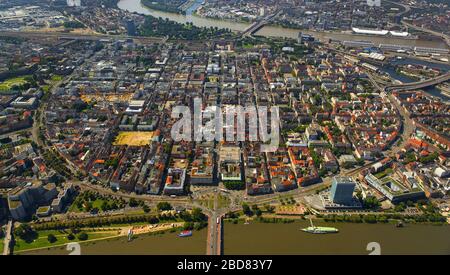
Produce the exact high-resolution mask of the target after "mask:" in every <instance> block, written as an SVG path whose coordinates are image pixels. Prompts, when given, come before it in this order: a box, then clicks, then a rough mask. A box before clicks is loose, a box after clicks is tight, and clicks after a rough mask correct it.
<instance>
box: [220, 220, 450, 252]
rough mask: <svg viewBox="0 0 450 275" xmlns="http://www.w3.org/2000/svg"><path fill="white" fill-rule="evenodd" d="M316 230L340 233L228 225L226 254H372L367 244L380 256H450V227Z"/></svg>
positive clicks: (359, 226)
mask: <svg viewBox="0 0 450 275" xmlns="http://www.w3.org/2000/svg"><path fill="white" fill-rule="evenodd" d="M315 225H316V226H330V227H336V228H338V229H339V233H337V234H309V233H305V232H302V231H301V229H302V228H305V227H308V226H309V222H308V221H295V222H291V223H280V224H274V223H260V222H254V221H251V222H250V223H249V224H243V223H238V224H233V223H228V222H227V223H225V225H224V252H225V253H224V254H225V255H241V254H244V255H245V254H258V255H274V254H292V255H301V254H320V255H323V254H329V255H335V254H343V255H344V254H362V255H364V254H366V255H367V254H369V253H370V251H367V250H366V248H367V244H369V243H371V242H377V243H379V244H380V246H381V254H442V255H448V254H449V253H450V239H449V238H448V236H449V233H450V226H448V225H441V226H437V225H429V224H427V225H425V224H424V225H422V224H408V225H405V226H404V227H403V228H397V227H395V225H393V224H350V223H326V222H317V224H316V223H315Z"/></svg>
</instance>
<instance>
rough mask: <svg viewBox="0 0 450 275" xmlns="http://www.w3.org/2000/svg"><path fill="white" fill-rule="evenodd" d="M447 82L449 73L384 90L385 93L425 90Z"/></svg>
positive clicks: (449, 76)
mask: <svg viewBox="0 0 450 275" xmlns="http://www.w3.org/2000/svg"><path fill="white" fill-rule="evenodd" d="M449 80H450V72H447V73H446V74H443V75H440V76H438V77H435V78H431V79H427V80H423V81H418V82H412V83H404V84H398V85H390V86H387V87H386V88H385V89H384V90H385V91H386V92H391V91H406V90H417V89H423V88H427V87H430V86H435V85H437V84H440V83H442V82H446V81H449Z"/></svg>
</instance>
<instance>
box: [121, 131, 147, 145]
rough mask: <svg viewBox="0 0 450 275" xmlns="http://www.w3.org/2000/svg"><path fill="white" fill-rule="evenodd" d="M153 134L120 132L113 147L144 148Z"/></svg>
mask: <svg viewBox="0 0 450 275" xmlns="http://www.w3.org/2000/svg"><path fill="white" fill-rule="evenodd" d="M153 136H154V132H120V133H119V134H118V135H117V137H116V140H115V141H114V143H113V145H116V146H121V145H128V146H145V145H149V144H150V141H151V139H152V138H153Z"/></svg>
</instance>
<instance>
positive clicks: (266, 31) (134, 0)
mask: <svg viewBox="0 0 450 275" xmlns="http://www.w3.org/2000/svg"><path fill="white" fill-rule="evenodd" d="M140 1H141V0H120V1H119V3H118V5H117V6H118V7H119V8H120V9H122V10H127V11H129V12H136V13H139V14H144V15H151V16H153V17H156V18H159V17H161V18H163V19H166V18H167V19H169V20H171V21H175V22H177V23H181V24H186V23H192V24H193V25H195V26H197V27H206V28H210V27H213V28H216V27H217V28H220V29H230V30H232V31H243V30H245V29H246V28H248V26H250V23H239V22H234V21H225V20H222V19H210V18H204V17H200V16H196V15H195V13H190V14H186V15H181V14H177V13H169V12H162V11H157V10H153V9H148V8H146V7H144V6H143V5H142V4H141V3H140ZM299 32H300V30H298V29H290V28H283V27H277V26H274V25H268V26H264V27H263V28H262V29H261V30H259V31H258V32H257V33H256V35H259V36H266V37H277V38H290V39H297V38H298V34H299ZM302 32H303V33H306V34H311V35H313V36H315V37H316V38H317V39H319V40H321V41H325V40H327V39H335V40H341V41H344V40H365V41H371V42H373V43H374V44H381V43H384V44H399V45H407V46H414V47H415V46H417V47H430V48H446V47H447V44H446V43H445V41H443V40H434V41H430V40H423V39H402V38H393V37H383V36H369V35H355V34H348V33H342V32H315V31H309V30H302Z"/></svg>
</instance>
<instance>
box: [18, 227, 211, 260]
mask: <svg viewBox="0 0 450 275" xmlns="http://www.w3.org/2000/svg"><path fill="white" fill-rule="evenodd" d="M206 233H207V230H206V229H202V230H199V231H193V235H192V236H191V237H188V238H180V237H178V233H177V232H171V231H170V230H169V231H161V232H155V233H147V234H142V235H137V236H135V237H134V238H133V240H132V241H128V239H127V237H115V238H109V239H105V240H95V241H91V242H84V243H80V244H81V255H205V253H206V249H205V248H206V235H207V234H206ZM68 253H69V252H68V251H67V250H66V246H59V247H52V248H48V249H40V250H34V251H26V252H23V253H20V254H23V255H67V254H68Z"/></svg>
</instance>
